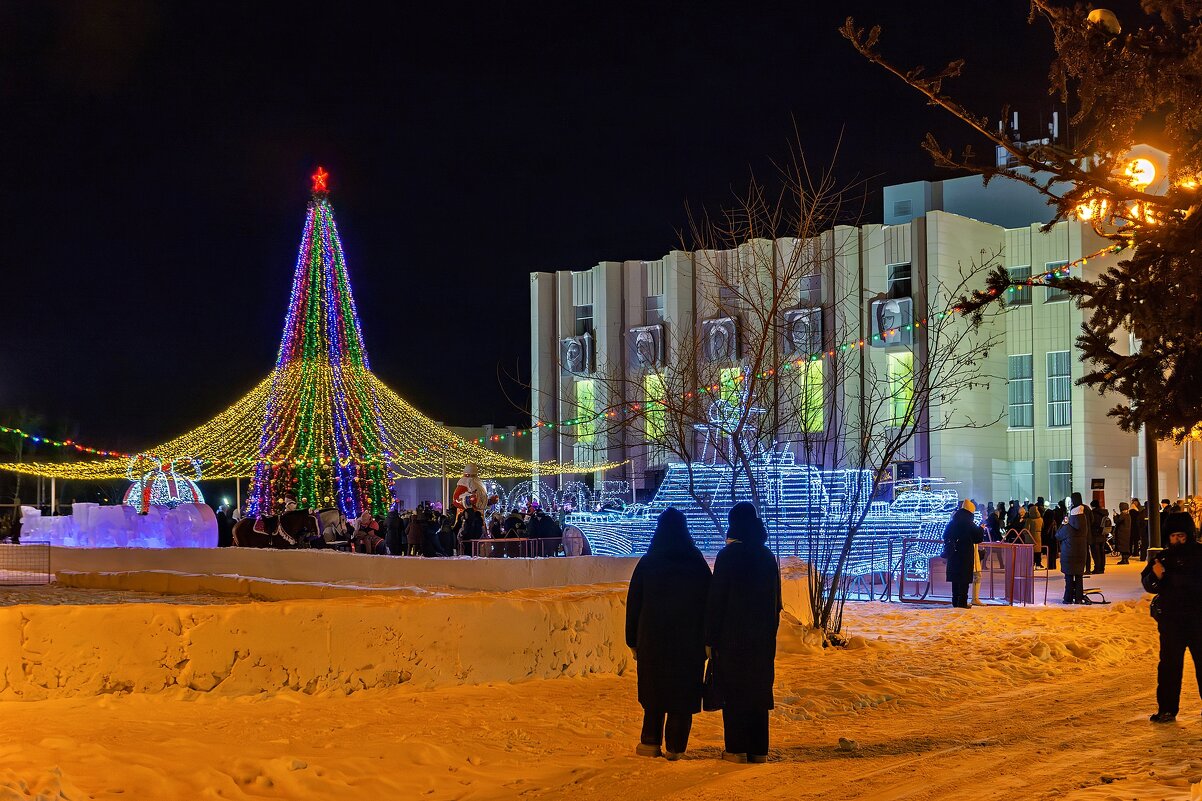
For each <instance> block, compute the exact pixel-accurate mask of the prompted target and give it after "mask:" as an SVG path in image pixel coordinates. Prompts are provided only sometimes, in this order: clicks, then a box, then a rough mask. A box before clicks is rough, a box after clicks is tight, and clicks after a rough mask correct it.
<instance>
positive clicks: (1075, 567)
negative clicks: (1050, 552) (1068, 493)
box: [1056, 492, 1090, 604]
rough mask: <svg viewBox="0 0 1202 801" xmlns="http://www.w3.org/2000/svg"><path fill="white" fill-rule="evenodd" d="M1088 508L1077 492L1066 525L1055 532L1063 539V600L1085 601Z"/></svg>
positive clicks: (1068, 602) (1060, 540)
mask: <svg viewBox="0 0 1202 801" xmlns="http://www.w3.org/2000/svg"><path fill="white" fill-rule="evenodd" d="M1089 529H1090V526H1089V510H1088V509H1086V508H1085V504H1083V503H1082V502H1081V493H1079V492H1074V493H1073V495H1072V502H1071V503H1070V504H1069V509H1068V516H1067V517H1065V519H1064V525H1062V526H1061V527H1060V530H1059V531H1057V532H1056V541H1057V542H1058V543H1060V572H1061V573H1063V574H1064V603H1066V604H1083V603H1085V562H1086V556H1087V553H1088V550H1089V533H1090V530H1089Z"/></svg>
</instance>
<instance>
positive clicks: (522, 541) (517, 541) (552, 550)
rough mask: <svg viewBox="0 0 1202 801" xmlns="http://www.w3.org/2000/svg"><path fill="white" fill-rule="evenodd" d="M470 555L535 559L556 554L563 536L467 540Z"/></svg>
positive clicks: (561, 544) (561, 543)
mask: <svg viewBox="0 0 1202 801" xmlns="http://www.w3.org/2000/svg"><path fill="white" fill-rule="evenodd" d="M468 543H471V555H472V556H480V557H487V558H494V559H496V558H500V557H509V558H513V559H537V558H542V557H546V556H558V555H559V551H560V549H561V548H562V546H563V537H543V538H527V537H506V538H503V539H495V540H494V539H480V540H468Z"/></svg>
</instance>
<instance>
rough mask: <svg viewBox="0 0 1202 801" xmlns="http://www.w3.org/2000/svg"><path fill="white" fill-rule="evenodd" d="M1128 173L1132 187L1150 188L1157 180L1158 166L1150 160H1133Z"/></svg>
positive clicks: (1128, 167)
mask: <svg viewBox="0 0 1202 801" xmlns="http://www.w3.org/2000/svg"><path fill="white" fill-rule="evenodd" d="M1126 173H1127V177H1128V178H1129V179H1131V185H1132V186H1140V187H1143V186H1148V185H1149V184H1151V183H1152V182H1153V181H1155V180H1156V165H1155V164H1153V163H1152V162H1151V161H1149V160H1148V159H1144V158H1139V159H1132V160H1131V163H1130V164H1128V165H1127V169H1126Z"/></svg>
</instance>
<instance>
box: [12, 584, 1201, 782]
mask: <svg viewBox="0 0 1202 801" xmlns="http://www.w3.org/2000/svg"><path fill="white" fill-rule="evenodd" d="M1140 567H1141V565H1139V564H1138V563H1136V564H1132V565H1130V566H1129V567H1124V568H1118V567H1116V566H1114V565H1113V564H1112V565H1111V566H1110V568H1109V569H1108V572H1107V574H1106V575H1105V576H1104V577H1098V578H1095V579H1090V580H1089V581H1088V582H1087V586H1100V587H1102V588H1103V589H1104V590H1105V591H1106V593H1107V595H1108V597H1111V598H1114V599H1120V600H1116V601H1115V603H1112V604H1110V605H1107V606H1093V607H1061V606H1058V605H1054V606H1048V607H1043V606H1039V607H1031V608H1026V609H1024V608H1004V607H988V608H974V609H971V610H953V609H950V608H947V607H924V606H912V605H902V604H883V603H871V604H853V605H850V606H849V607H848V612H847V615H846V629H847V633H848V634H851V635H853V638H852V641H851V644H850V646H849V647H848V648H846V649H839V650H823V649H822V648H820V647H818V646H817V645H816V644H815V638H814V637H813V635H812V633H811V632H808V631H807V630H806V629H804V628H803V627H801V626H795V625H792V624H788V623H787V624H786V625H784V626H782V631H781V639H780V643H781V647H780V654H779V657H778V660H777V682H776V697H777V708H776V710H775V711H774V712H773V715H772V738H773V750H772V754H771V761H770V762H769V763H768V764H766V765H731V764H728V763H724V762H721V761H719V760H718V758H717V757H718V755H719V752H720V750H721V721H720V716H719V715H716V714H701V715H698V716H697V717H696V718H695V723H694V730H693V732H694V733H693V737H692V739H691V742H690V748H689V752H688V754H687V755H686V757H685V758H684V759H683V760H681V761H679V762H675V763H669V762H666V761H665V760H662V759H646V758H640V757H636V756H635V755H634V744H635V742H636V741H637V737H638V729H639V722H640V714H641V713H640V710H639V707H638V704H637V702H636V700H635V675H634V670H633V665H632V664H631V663H630V662H629V661H628V660H626V659H625V658H624V654H622V653H621V650H622V649H621V647H620V643H618V644H617V645H616V646H615V647H613V648H612V651H604V649H603V648H602V645H601V643H602V641H603V640H604V638H605V637H612V636H615V635H614V633H613V631H612V629H613V622H612V619H614V612H615V610H617V611H620V606H621V600H620V599H621V595H622V588H621V585H612V584H611V585H602V586H597V587H594V588H586V589H582V588H574V589H567V590H553V589H544V590H541V591H535V590H525V591H518V592H511V593H492V594H488V593H485V594H480V593H469V594H458V593H456V594H448V595H446V596H443V597H430V596H417V595H414V596H397V595H394V596H372V597H366V596H351V597H342V598H332V599H314V598H302V599H298V600H288V601H278V602H271V601H248V599H247V598H246V597H245V596H229V597H218V596H212V595H197V596H189V595H172V596H147V595H142V594H137V593H131V592H129V591H128V590H121V589H101V590H95V589H81V588H57V587H54V588H21V589H16V590H5V589H2V588H0V603H2V602H3V601H4V599H5V598H6V597H7V598H9V600H12V599H16V602H15V603H12V604H11V605H8V606H6V607H4V608H0V614H6V615H8V616H9V617H7V618H6V619H5V621H4V623H3V626H2V627H0V630H3V631H4V632H5V633H4V634H0V637H2V638H3V641H0V643H2V642H4V641H6V642H7V645H5V644H0V655H2V654H3V652H4V649H5V648H6V647H7V648H9V649H11V648H12V647H14V644H13V638H14V637H15V636H17V635H18V634H19V635H20V636H21V637H24V638H26V639H25V640H23V642H24V643H25V645H24V647H25V648H26V649H27V650H28V651H29V652H31V653H33V652H36V651H37V650H38V649H39V648H43V650H45V651H46V652H47V653H48V654H49V653H50V652H52V651H53V652H54V654H60V655H61V654H69V653H73V652H74V653H76V656H75V657H74V664H73V665H68V664H67V663H66V662H62V663H61V664H59V665H58V666H57V667H55V669H57V670H59V671H63V672H66V673H70V672H71V671H72V670H75V671H78V672H79V673H80V674H81V675H78V676H70V675H67V676H64V677H63V684H61V685H51V684H50V682H48V681H46V680H45V678H46V676H47V675H49V674H48V673H47V671H48V670H50V668H48V667H47V666H46V665H44V664H42V665H32V664H28V663H29V662H32V661H35V660H26V662H27V664H24V665H21V666H20V668H19V669H20V670H22V671H27V670H33V671H35V672H37V671H41V674H40V678H39V681H40V682H41V686H53V687H56V688H61V691H58V690H56V691H55V692H49V691H48V692H45V693H43V694H42V696H41V697H42V700H6V701H0V800H7V799H30V798H47V799H55V798H70V799H84V798H97V799H100V798H104V799H112V798H136V799H199V798H209V799H214V798H232V799H249V798H314V799H318V798H319V799H352V798H353V799H363V798H383V799H410V798H423V799H424V798H430V799H494V798H495V799H502V798H505V799H508V798H521V799H562V798H570V799H572V801H589V800H590V799H598V800H599V801H600V800H601V799H604V801H614V800H615V799H681V800H682V801H683V799H692V798H705V799H723V800H725V799H730V800H731V801H733V800H734V799H809V798H814V799H817V798H865V799H884V800H886V801H888V800H891V799H944V798H946V799H960V798H971V799H1040V798H1047V799H1052V798H1056V799H1060V798H1065V799H1077V800H1080V801H1085V800H1089V801H1101V800H1102V799H1108V800H1109V799H1113V800H1114V801H1119V800H1120V799H1122V801H1126V800H1127V799H1141V800H1145V799H1162V798H1190V797H1191V792H1192V794H1193V797H1194V798H1202V784H1199V782H1200V781H1202V717H1200V716H1199V711H1200V709H1202V702H1200V701H1199V699H1198V694H1197V693H1198V691H1197V688H1196V687H1195V686H1194V683H1193V680H1192V663H1191V662H1189V661H1188V658H1187V664H1186V672H1187V679H1186V682H1185V688H1186V689H1185V692H1184V694H1183V698H1184V703H1183V705H1182V714H1181V716H1180V719H1179V721H1178V722H1177V723H1176V724H1175V725H1170V726H1155V727H1154V726H1152V725H1151V724H1149V723H1148V722H1147V715H1148V714H1149V713H1150V712H1152V711H1155V702H1154V699H1153V693H1154V687H1155V662H1156V642H1157V639H1156V632H1155V627H1154V624H1153V622H1152V620H1151V618H1150V617H1148V613H1147V602H1146V601H1145V600H1140V598H1141V596H1140V593H1139V591H1138V571H1139V568H1140ZM1058 590H1059V587H1058V586H1057V585H1055V584H1053V592H1052V595H1053V597H1055V596H1056V595H1057V592H1058ZM198 598H204V599H205V600H206V603H205V604H200V603H196V600H197V599H198ZM1124 598H1125V599H1126V600H1122V599H1124ZM134 600H138V601H140V602H141V603H136V604H135V603H129V602H130V601H134ZM89 601H98V602H99V603H101V604H110V605H109V606H97V605H96V604H95V603H88V602H89ZM51 604H55V605H51ZM319 604H325V609H324V610H320V609H317V611H324V613H325V615H327V616H332V617H333V618H334V623H332V624H331V623H328V622H326V623H323V622H322V621H324V620H326V617H322V618H321V619H318V618H317V617H316V614H317V611H315V605H319ZM440 604H442V605H445V608H444V613H443V616H442V618H441V619H440V618H439V617H438V615H437V614H436V612H435V611H433V610H436V609H437V608H438V606H439V605H440ZM614 604H616V607H615V606H614ZM453 605H459V606H453ZM447 609H456V610H458V611H457V612H455V613H453V614H450V615H449V616H448V615H447V614H446V612H445V610H447ZM515 610H516V611H515ZM532 610H533V611H532ZM589 610H593V612H594V613H595V614H596V619H595V620H594V621H593V622H590V623H586V624H585V627H584V631H583V632H580V633H579V636H580V638H582V639H581V640H580V643H584V642H585V641H587V644H586V645H584V646H581V645H580V643H577V645H575V646H572V645H571V644H570V640H571V637H572V636H573V635H570V634H566V633H564V632H562V631H559V629H558V628H556V627H555V626H553V625H551V623H550V621H559V620H560V619H561V618H566V617H572V618H573V619H576V620H584V619H585V618H587V616H588V614H589ZM602 610H605V611H604V613H603V612H602ZM519 612H520V613H521V614H518V613H519ZM388 614H391V615H393V616H394V617H395V620H396V628H397V630H398V631H399V632H401V634H400V638H401V639H404V638H405V637H410V638H418V639H417V641H419V642H420V650H422V651H423V653H422V654H418V657H428V658H429V659H430V660H431V661H433V662H436V661H437V660H438V659H449V658H450V657H449V653H450V652H449V651H448V650H446V649H445V648H443V647H441V646H440V645H439V637H440V634H439V633H440V631H441V632H446V631H448V630H449V629H448V627H453V626H454V625H459V624H458V623H454V622H448V621H460V622H462V621H466V620H472V621H473V623H472V624H471V625H469V626H468V630H469V632H470V633H471V634H472V635H473V636H475V637H476V638H478V639H480V640H482V642H480V643H478V647H477V648H476V649H475V650H474V651H473V652H472V654H471V655H470V656H468V657H465V656H463V655H462V654H460V656H459V657H458V658H460V659H461V660H462V659H468V660H471V661H472V662H473V664H472V668H473V670H475V671H479V672H480V673H481V674H486V675H484V676H483V681H484V683H476V684H472V683H468V682H470V681H473V680H474V679H473V678H470V677H469V678H464V679H462V683H460V682H457V681H454V680H451V679H453V675H452V674H453V671H452V670H451V666H449V665H442V666H435V665H431V666H430V667H428V668H427V670H429V671H430V672H431V675H433V674H434V673H436V672H437V673H439V674H440V675H441V676H442V678H440V679H439V680H437V681H435V680H426V681H418V680H410V681H406V682H403V683H400V684H393V685H390V686H386V683H385V682H367V683H366V686H369V687H372V689H364V690H360V691H357V692H350V693H349V694H348V686H347V684H346V683H345V682H329V683H327V684H326V685H322V684H321V683H320V682H319V683H318V684H315V685H313V686H307V687H306V686H303V685H302V684H298V683H297V682H295V681H292V679H293V678H294V677H296V676H297V672H298V671H300V670H301V668H302V667H303V665H304V664H305V660H306V659H308V658H309V657H308V656H307V654H309V653H310V652H313V651H328V650H329V649H331V644H330V642H329V639H328V638H329V637H330V636H331V632H333V631H341V632H343V634H344V636H345V638H344V639H343V640H342V642H341V644H339V643H338V642H335V643H334V644H333V646H332V650H333V651H334V652H339V651H343V652H345V653H346V654H347V659H346V670H347V671H348V673H349V672H353V671H360V672H362V674H363V675H373V671H374V670H376V668H375V667H374V666H373V664H371V663H365V662H363V660H364V659H365V658H367V657H369V656H370V655H371V654H372V653H373V652H388V649H389V648H394V646H392V645H390V644H389V643H390V642H391V641H389V640H386V639H385V637H384V636H383V635H382V634H380V632H381V631H382V629H380V628H378V626H379V621H380V619H381V618H380V616H381V615H388ZM528 614H535V615H536V617H538V616H542V617H541V619H543V620H545V621H548V622H547V623H545V624H544V625H541V626H540V625H533V626H527V625H525V624H523V625H522V626H519V627H518V629H517V630H514V629H513V628H511V627H513V626H515V625H516V624H515V621H522V620H527V619H528ZM240 615H241V616H243V617H239V616H240ZM206 616H207V617H206ZM475 616H480V618H479V625H477V624H476V622H475ZM156 619H157V620H158V623H155V622H154V621H155V620H156ZM259 619H261V621H269V622H270V625H267V624H266V623H262V622H259V623H254V624H253V625H254V627H255V628H254V630H253V631H252V630H240V631H238V632H233V631H232V630H230V629H229V628H228V627H223V626H217V625H216V623H210V624H209V625H210V626H211V630H212V632H214V634H213V636H214V637H218V634H217V633H218V632H220V637H218V639H220V638H222V637H240V638H242V639H243V640H244V641H245V642H247V643H250V644H251V645H250V646H249V647H261V646H266V645H270V646H271V647H272V648H275V649H277V650H276V652H275V656H273V657H272V659H269V660H264V661H263V662H264V663H263V664H262V665H260V666H259V669H257V670H253V671H248V672H247V673H246V674H245V677H244V678H245V680H242V679H239V680H238V681H236V682H233V683H231V682H223V683H221V684H219V685H218V686H216V688H210V689H189V688H188V686H187V683H184V684H182V685H181V684H179V683H175V684H165V683H161V682H160V683H159V684H158V685H155V684H153V683H151V684H148V685H147V686H146V687H143V688H137V687H135V688H133V689H135V691H134V692H127V691H125V688H124V685H123V684H121V683H119V682H118V683H114V682H112V681H109V682H107V683H106V682H105V681H102V680H101V679H102V678H103V676H104V674H105V672H106V671H107V672H108V674H109V675H110V676H112V675H116V674H120V673H121V671H122V669H123V667H122V664H121V661H120V660H119V659H116V658H115V657H113V655H112V653H111V652H110V651H111V649H105V652H104V653H102V654H97V653H95V652H92V651H91V650H90V648H91V646H90V645H89V640H88V636H87V634H88V631H89V627H91V629H92V630H95V628H96V627H103V626H109V625H115V626H121V627H126V628H129V634H128V640H127V642H128V653H127V654H126V656H127V657H128V659H129V660H132V661H134V662H137V663H138V664H140V665H143V666H144V665H146V664H151V663H154V662H155V660H159V661H160V663H162V664H163V665H164V671H165V673H164V675H166V673H169V672H170V671H168V670H167V668H168V667H174V666H173V665H171V664H170V660H171V659H172V658H174V656H173V653H172V652H171V651H170V648H171V647H172V646H171V641H170V639H169V638H168V639H162V640H154V639H152V640H151V641H150V642H147V641H146V638H144V637H140V636H139V631H143V630H147V629H148V628H155V627H161V629H162V630H163V631H170V630H171V628H172V625H173V621H176V620H179V621H181V622H182V623H187V624H189V625H195V626H196V627H197V628H196V629H195V630H200V629H202V628H203V626H204V622H205V621H206V620H208V621H216V620H224V621H227V622H228V621H239V620H240V621H245V622H247V624H248V626H249V625H251V624H250V621H255V620H259ZM605 620H609V621H610V622H604V621H605ZM137 621H142V622H141V623H137ZM152 624H153V626H152ZM155 630H159V629H158V628H155ZM407 630H408V631H409V632H410V633H409V634H406V633H405V632H406V631H407ZM14 632H15V633H14ZM39 632H40V633H39ZM31 636H32V637H33V638H34V639H33V640H30V639H28V638H29V637H31ZM64 637H66V638H67V642H71V638H74V643H73V644H72V646H71V647H70V648H62V647H60V646H57V645H45V646H43V645H37V644H36V643H54V642H61V641H62V638H64ZM38 638H40V639H38ZM364 640H366V641H364ZM255 643H258V644H259V645H255ZM289 643H291V645H289ZM540 643H541V644H542V647H543V648H545V649H546V652H547V653H548V654H549V653H551V652H555V653H557V654H563V653H565V652H566V651H565V648H567V649H568V650H570V649H571V648H576V649H577V650H576V651H575V653H576V654H577V656H575V657H573V658H574V659H578V660H579V664H578V665H576V666H573V667H570V668H566V669H565V668H564V667H563V666H562V665H556V664H553V663H554V662H555V660H554V659H549V658H544V657H541V656H536V655H535V654H534V653H527V652H526V649H527V648H528V647H533V648H534V650H535V651H537V650H538V648H539V644H540ZM218 644H222V643H218ZM532 644H533V645H532ZM565 644H566V645H565ZM224 645H228V642H227V643H224ZM594 646H595V647H594ZM288 648H291V649H292V650H287V649H288ZM590 648H593V650H594V654H593V655H592V656H590V655H588V654H587V653H586V652H587V651H589V649H590ZM10 653H11V651H10ZM198 653H199V651H198ZM397 653H399V651H393V652H392V654H393V656H392V657H390V658H399V657H397V656H396V654H397ZM598 653H600V654H602V656H603V658H599V657H598V656H597V654H598ZM37 658H40V657H36V656H35V659H37ZM60 658H65V657H60V656H55V659H60ZM193 658H194V659H196V658H198V657H196V656H193ZM255 658H256V657H254V656H253V655H251V656H249V657H248V658H247V659H246V660H244V661H246V662H247V666H248V668H249V667H251V666H253V663H254V662H255ZM557 658H558V657H557ZM540 659H542V660H543V661H542V662H540V661H539V660H540ZM272 660H278V661H280V662H281V663H288V662H292V663H295V664H292V665H289V664H278V665H277V664H274V663H273V661H272ZM590 660H592V661H591V664H593V665H594V666H597V667H598V671H597V672H590V671H589V668H588V665H589V664H590ZM502 663H504V664H507V665H511V666H512V665H514V664H520V665H521V666H523V667H524V666H526V665H528V664H530V665H538V664H543V665H545V666H546V669H545V670H543V671H542V672H540V671H539V670H535V671H533V672H530V674H529V675H532V676H540V675H554V676H555V678H532V679H527V680H521V681H513V680H505V681H499V680H493V681H489V680H488V677H487V674H488V673H489V671H493V675H498V676H500V675H508V676H513V675H514V670H513V669H512V667H506V668H504V669H502V668H501V667H499V666H498V665H500V664H502ZM606 663H608V664H609V668H608V669H606V670H601V669H600V667H601V666H603V665H604V664H606ZM464 664H466V662H463V663H461V664H460V665H458V667H459V668H462V667H463V665H464ZM289 668H291V672H290V670H289ZM134 669H135V668H133V667H131V668H128V670H134ZM141 669H142V668H137V670H141ZM184 669H186V667H185V668H184ZM12 671H13V667H12V665H11V663H6V668H5V673H4V679H5V681H6V682H7V686H8V687H9V688H10V689H11V688H12V687H13V686H15V683H14V678H17V677H14V676H13V675H12ZM177 673H178V672H177ZM84 674H90V675H84ZM448 677H450V678H449V679H448V680H446V681H444V680H443V679H446V678H448ZM475 678H476V679H479V678H481V676H477V677H475ZM20 680H21V679H19V678H18V681H20ZM279 686H299V689H286V690H279V689H274V690H265V689H264V688H265V687H279ZM5 697H12V695H11V693H10V694H8V695H6V696H5ZM841 738H842V739H841ZM841 742H842V743H843V745H842V746H841V745H840V743H841ZM1191 783H1193V784H1196V785H1197V786H1196V787H1194V788H1193V789H1192V790H1191Z"/></svg>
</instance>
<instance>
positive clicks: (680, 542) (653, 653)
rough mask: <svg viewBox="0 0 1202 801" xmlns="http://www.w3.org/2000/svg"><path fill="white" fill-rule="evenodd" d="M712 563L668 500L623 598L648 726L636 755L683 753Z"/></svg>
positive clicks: (694, 706)
mask: <svg viewBox="0 0 1202 801" xmlns="http://www.w3.org/2000/svg"><path fill="white" fill-rule="evenodd" d="M709 588H710V566H709V564H707V563H706V561H705V557H704V556H702V555H701V551H699V550H697V546H696V545H694V544H693V538H692V537H690V536H689V526H688V523H687V521H686V520H685V517H684V515H683V514H682V513H681V512H680V510H678V509H676V508H675V507H672V506H669V507H668V508H667V509H665V510H664V511H663V514H661V515H660V516H659V522H658V523H657V524H656V527H655V534H654V535H652V537H651V546H650V547H649V548H648V549H647V553H646V554H644V555H643V558H641V559H639V563H638V564H637V565H636V566H635V568H634V574H633V575H632V576H631V577H630V591H629V592H628V593H627V596H626V644H627V645H628V646H630V650H631V652H633V653H634V658H635V661H636V662H637V663H638V678H639V704H641V705H642V707H643V732H642V734H641V735H640V737H639V745H638V748H637V749H636V751H637V753H639V754H641V755H642V756H659V755H660V753H661V751H660V746H661V744H663V746H664V748H665V750H664V751H663V754H664V756H666V757H667V758H668V759H670V760H674V759H679V758H680V755H681V754H683V753H684V750H685V748H686V747H687V746H688V743H689V730H690V729H691V728H692V726H693V714H694V713H696V712H700V711H701V682H702V678H703V676H704V674H705V603H706V598H707V597H708V595H709Z"/></svg>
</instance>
